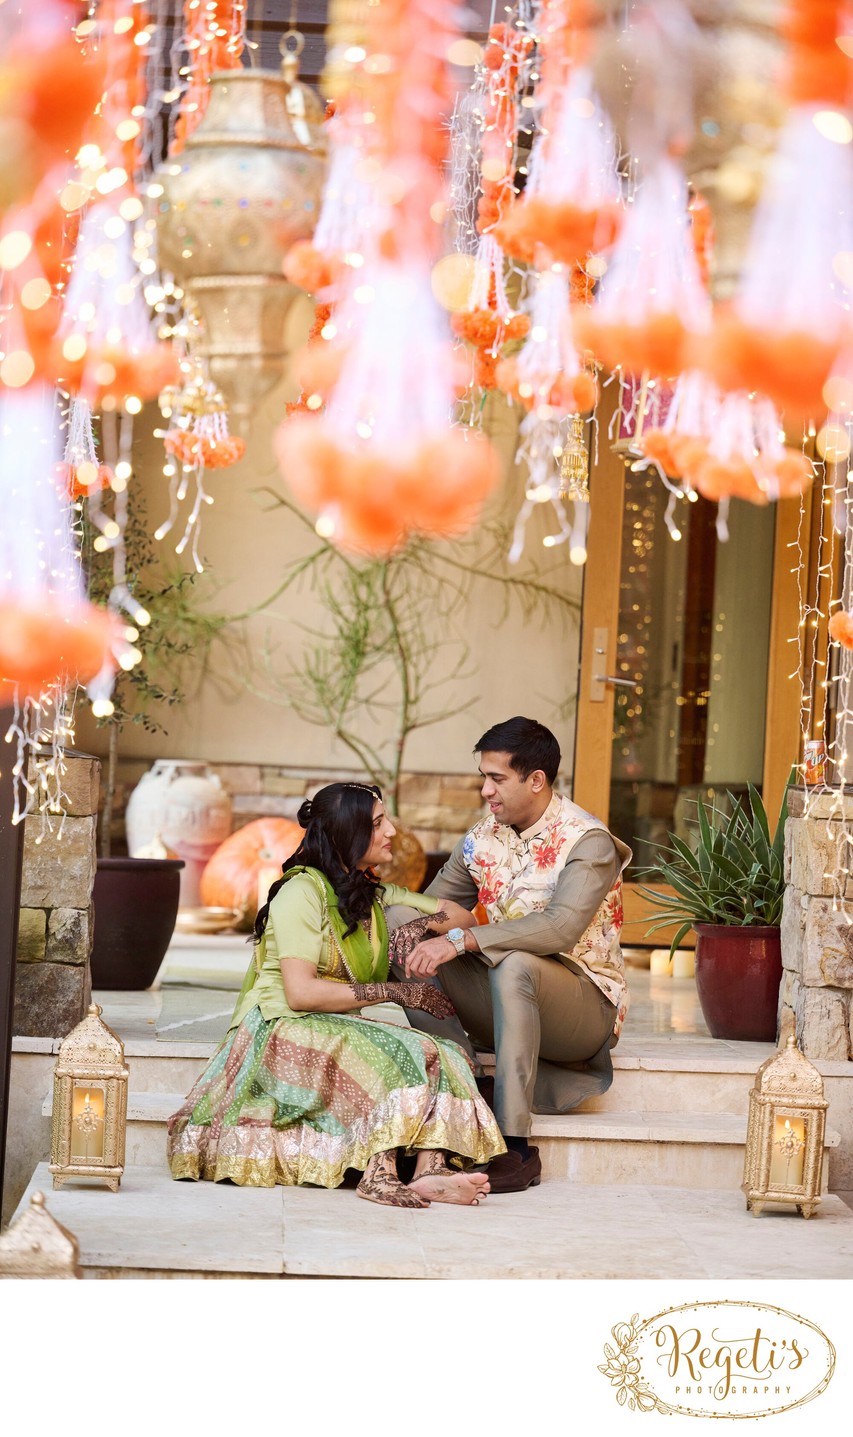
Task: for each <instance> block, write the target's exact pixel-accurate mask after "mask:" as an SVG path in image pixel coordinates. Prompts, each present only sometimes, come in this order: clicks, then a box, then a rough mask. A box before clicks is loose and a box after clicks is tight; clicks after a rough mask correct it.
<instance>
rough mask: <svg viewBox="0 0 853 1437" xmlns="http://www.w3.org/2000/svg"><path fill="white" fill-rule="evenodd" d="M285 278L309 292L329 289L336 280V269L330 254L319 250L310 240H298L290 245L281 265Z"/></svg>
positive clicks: (315, 292) (314, 292) (313, 292)
mask: <svg viewBox="0 0 853 1437" xmlns="http://www.w3.org/2000/svg"><path fill="white" fill-rule="evenodd" d="M281 268H282V271H283V273H284V277H285V279H289V280H290V283H291V284H295V285H297V286H298V288H299V289H304V290H307V292H308V293H309V294H317V292H318V291H319V290H323V289H328V287H329V285H330V284H331V283H332V281H333V280H334V270H333V266H332V262H331V260H330V259H329V256H328V255H325V254H323V253H322V252H321V251H320V250H318V249H317V248H316V247H315V246H314V245H313V244H312V243H311V241H310V240H297V242H296V244H293V245H291V246H290V249H289V250H288V251H287V254H286V255H285V257H284V263H283V264H282V266H281Z"/></svg>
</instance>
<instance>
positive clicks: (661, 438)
mask: <svg viewBox="0 0 853 1437" xmlns="http://www.w3.org/2000/svg"><path fill="white" fill-rule="evenodd" d="M671 437H672V436H671V435H669V434H667V433H665V432H664V430H663V429H647V430H646V432H645V434H644V435H643V437H642V439H641V440H640V441H639V445H638V447H639V448H640V449H641V450H642V452H643V453H644V454H645V456H646V458H647V459H652V460H653V461H654V462H655V464H657V465H658V467H659V468H661V469H662V470H663V472H664V474H668V475H669V477H670V479H680V478H681V468H680V466H679V464H678V461H677V460H676V458H675V455H674V454H673V452H672V445H671V443H670V439H671Z"/></svg>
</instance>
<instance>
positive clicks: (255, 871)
mask: <svg viewBox="0 0 853 1437" xmlns="http://www.w3.org/2000/svg"><path fill="white" fill-rule="evenodd" d="M303 835H304V829H302V828H300V827H299V824H298V823H293V822H292V821H291V820H290V819H289V818H256V819H254V820H253V821H252V822H251V823H247V824H245V826H244V827H243V828H238V829H237V831H236V833H232V834H231V836H230V838H226V839H225V842H224V843H220V845H219V847H218V848H217V850H216V852H215V853H214V855H213V857H212V858H211V859H210V860H209V862H208V864H207V866H206V868H205V870H204V872H203V874H202V875H201V901H202V903H203V904H204V905H205V907H206V908H236V909H237V910H238V912H239V914H240V923H239V925H238V926H239V927H246V928H250V927H251V926H252V924H253V923H254V921H255V914H256V912H257V909H258V882H259V880H260V876H261V873H262V871H263V870H264V869H269V870H270V882H272V870H274V869H276V868H279V869H280V868H281V865H282V863H284V860H285V859H286V858H289V857H290V855H291V854H292V853H294V852H295V851H296V849H297V848H298V847H299V845H300V843H301V842H302V838H303Z"/></svg>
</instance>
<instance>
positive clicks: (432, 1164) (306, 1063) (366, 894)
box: [168, 783, 505, 1208]
mask: <svg viewBox="0 0 853 1437" xmlns="http://www.w3.org/2000/svg"><path fill="white" fill-rule="evenodd" d="M299 822H300V823H301V824H302V826H303V828H305V829H306V833H305V837H304V838H303V840H302V843H301V844H300V845H299V848H298V849H297V850H296V852H295V853H294V855H293V857H292V858H290V859H288V861H287V863H286V864H285V865H284V867H283V870H282V877H281V878H280V879H279V880H278V881H277V882H276V883H274V884H273V885H272V887H271V888H270V891H269V900H268V902H267V904H266V906H265V907H264V908H262V909H261V910H260V912H259V913H258V917H257V921H256V924H255V935H256V944H255V950H254V955H253V960H252V964H251V965H250V968H249V972H248V973H247V975H246V981H245V982H244V984H243V989H242V992H241V993H240V997H239V999H238V1000H237V1006H236V1008H235V1010H234V1014H233V1017H232V1019H231V1026H230V1028H229V1030H228V1033H227V1035H226V1037H225V1039H224V1040H223V1042H222V1045H221V1047H220V1048H219V1050H218V1052H217V1053H216V1054H215V1055H214V1057H213V1058H212V1059H211V1061H210V1062H209V1064H208V1065H207V1068H206V1069H205V1071H204V1073H202V1075H201V1077H200V1078H199V1080H198V1082H197V1083H196V1084H195V1086H194V1087H193V1089H192V1091H191V1093H190V1094H189V1096H188V1098H187V1100H186V1102H185V1103H184V1105H183V1107H182V1108H181V1109H180V1110H179V1111H178V1112H177V1113H175V1114H174V1115H173V1117H171V1118H170V1119H169V1139H168V1155H169V1166H170V1168H171V1171H172V1176H173V1177H175V1178H212V1179H213V1181H214V1182H215V1181H217V1180H221V1179H223V1178H229V1179H230V1180H231V1181H232V1182H235V1183H240V1184H245V1185H247V1186H254V1187H272V1186H273V1185H274V1184H275V1183H284V1184H299V1183H312V1184H316V1185H319V1186H320V1187H327V1188H334V1187H338V1186H339V1185H340V1183H341V1182H342V1181H343V1178H344V1174H345V1173H346V1171H347V1169H348V1168H354V1169H356V1170H358V1171H360V1172H362V1173H363V1174H364V1176H363V1177H362V1179H361V1181H360V1183H359V1185H358V1192H359V1193H360V1195H361V1196H362V1197H364V1198H368V1199H369V1200H370V1201H371V1202H378V1203H386V1204H388V1205H391V1206H396V1207H418V1208H420V1207H427V1206H428V1205H429V1203H430V1202H431V1201H434V1202H452V1203H464V1204H471V1205H475V1204H476V1203H477V1202H478V1200H479V1199H480V1198H481V1197H484V1196H485V1195H486V1193H487V1192H488V1190H489V1184H488V1179H487V1178H486V1176H485V1174H482V1173H466V1172H460V1171H458V1170H454V1169H453V1168H451V1167H450V1166H449V1165H448V1155H453V1156H455V1157H457V1158H461V1159H464V1160H466V1162H467V1164H468V1165H470V1164H472V1163H476V1164H483V1163H487V1162H488V1161H489V1159H490V1158H492V1157H495V1156H496V1155H497V1154H498V1153H501V1152H504V1151H505V1145H504V1141H503V1139H502V1137H501V1135H500V1132H499V1130H498V1127H497V1124H496V1123H495V1120H494V1117H493V1116H492V1114H491V1112H490V1111H489V1109H488V1107H487V1106H486V1104H485V1102H484V1101H483V1099H482V1098H481V1097H480V1094H479V1092H478V1090H477V1086H476V1083H475V1081H474V1075H473V1072H472V1070H471V1066H470V1063H469V1061H468V1058H467V1057H466V1055H465V1054H464V1053H463V1051H462V1049H461V1048H459V1047H458V1046H457V1045H456V1044H455V1043H451V1042H449V1041H447V1040H445V1039H441V1038H433V1037H429V1036H428V1035H427V1034H426V1033H422V1032H419V1031H418V1030H417V1029H415V1028H412V1027H410V1026H409V1024H408V1020H407V1018H406V1015H405V1013H404V1012H403V1009H402V1008H401V1007H397V1006H396V1004H404V1005H405V1006H406V1007H407V1008H410V1009H411V1008H417V1009H421V1010H423V1011H424V1012H427V1013H431V1014H432V1015H433V1016H434V1017H437V1018H445V1017H449V1016H450V1015H451V1014H452V1013H453V1008H452V1006H451V1004H450V1002H449V1000H448V999H447V998H446V997H445V996H444V994H443V993H442V992H441V991H440V990H439V989H437V988H434V987H432V986H431V985H430V984H428V983H390V984H389V983H388V982H387V981H386V980H387V978H388V965H389V956H388V955H389V938H388V928H387V924H386V921H385V915H384V911H383V905H390V904H392V903H404V904H406V905H408V906H409V907H411V908H415V909H417V910H418V911H419V912H420V913H422V914H426V915H430V916H431V921H430V922H429V924H428V925H427V921H426V919H419V920H417V921H416V922H417V926H418V927H419V928H426V927H427V926H429V927H430V929H431V930H432V931H434V932H436V933H444V932H446V931H447V929H448V928H451V927H453V926H459V927H461V926H463V925H464V926H467V925H470V924H471V922H472V921H473V920H472V915H471V914H470V913H468V912H467V911H466V910H465V909H462V908H460V907H459V906H458V905H457V904H454V903H447V902H442V912H441V913H440V914H438V913H437V911H436V910H437V909H438V906H439V900H438V899H436V898H427V897H426V896H425V895H424V894H422V893H410V892H409V891H408V890H407V889H405V888H399V887H397V885H396V884H391V883H386V884H383V883H381V882H380V880H379V879H378V878H377V876H376V874H375V872H374V865H376V864H378V863H383V862H387V861H388V859H389V858H390V856H391V839H392V838H393V836H394V833H395V829H394V827H393V825H392V824H391V821H390V819H389V818H388V817H387V815H386V813H385V810H384V807H383V804H382V799H381V795H380V792H379V789H378V788H375V787H368V785H367V784H361V783H332V784H329V785H328V786H327V787H326V788H322V789H321V790H320V792H319V793H318V794H317V795H316V797H315V798H314V799H313V800H311V801H309V802H306V803H304V804H303V805H302V807H301V808H300V810H299ZM411 926H412V927H415V926H416V925H411ZM403 931H404V930H400V932H401V933H403ZM418 936H420V934H418ZM404 941H405V940H404ZM380 1005H384V1006H380ZM389 1005H390V1006H389ZM401 1150H402V1151H403V1152H406V1153H416V1154H417V1158H416V1163H415V1171H414V1177H413V1178H412V1180H411V1182H410V1183H409V1184H408V1186H406V1185H405V1184H404V1183H403V1182H402V1181H401V1180H400V1178H399V1176H398V1169H397V1155H398V1153H399V1152H400V1151H401Z"/></svg>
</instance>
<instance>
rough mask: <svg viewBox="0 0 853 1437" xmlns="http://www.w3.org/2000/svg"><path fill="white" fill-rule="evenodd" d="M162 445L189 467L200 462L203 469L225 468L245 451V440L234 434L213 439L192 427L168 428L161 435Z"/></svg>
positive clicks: (240, 457) (235, 461)
mask: <svg viewBox="0 0 853 1437" xmlns="http://www.w3.org/2000/svg"><path fill="white" fill-rule="evenodd" d="M163 446H164V448H165V449H166V450H168V452H169V453H170V454H174V455H175V457H176V458H177V459H180V461H181V463H182V464H186V465H187V466H188V467H190V468H194V467H195V466H196V465H197V464H200V465H202V466H203V467H204V468H205V469H227V468H229V466H230V465H232V464H236V463H237V462H238V460H240V459H242V458H243V455H244V454H245V452H246V444H245V441H244V440H243V439H238V438H237V436H236V435H235V434H226V435H224V437H222V438H216V439H213V438H209V437H208V436H207V435H206V434H196V433H194V431H193V430H192V429H168V430H167V431H166V433H165V435H164V436H163Z"/></svg>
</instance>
